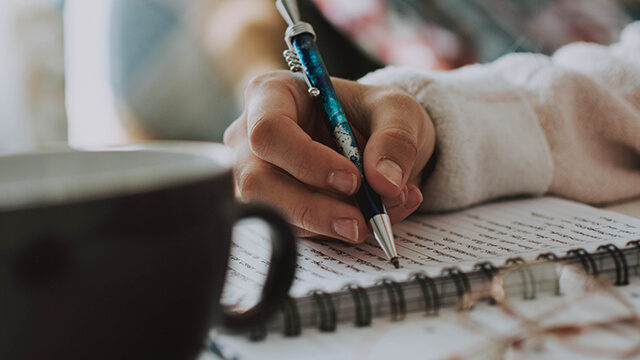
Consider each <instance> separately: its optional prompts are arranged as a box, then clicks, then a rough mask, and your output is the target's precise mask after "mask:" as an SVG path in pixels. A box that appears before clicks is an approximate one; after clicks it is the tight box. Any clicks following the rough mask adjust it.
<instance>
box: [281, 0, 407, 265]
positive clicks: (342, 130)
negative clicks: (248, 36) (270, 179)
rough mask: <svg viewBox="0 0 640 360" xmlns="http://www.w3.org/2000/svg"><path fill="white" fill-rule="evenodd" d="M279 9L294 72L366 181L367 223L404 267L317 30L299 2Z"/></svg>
mask: <svg viewBox="0 0 640 360" xmlns="http://www.w3.org/2000/svg"><path fill="white" fill-rule="evenodd" d="M276 7H277V8H278V11H279V12H280V14H281V15H282V17H283V18H284V19H285V21H286V22H287V25H289V26H288V27H287V30H286V32H285V36H284V38H285V41H286V42H287V45H288V49H287V50H285V52H284V57H285V59H286V60H287V63H288V65H289V68H290V69H291V71H295V72H297V71H304V75H305V81H306V83H307V85H308V86H309V94H310V95H311V96H313V97H316V98H319V100H320V102H321V104H322V110H323V111H324V114H325V115H326V116H325V120H326V121H325V122H326V124H327V127H328V129H329V132H330V133H331V134H332V137H333V141H334V144H335V146H336V150H337V151H338V152H339V153H341V154H342V155H344V156H345V157H347V158H348V159H349V160H351V162H352V163H354V164H355V165H356V166H357V167H358V170H359V171H360V175H361V177H362V186H360V190H358V193H357V194H356V199H357V200H358V205H359V206H360V210H361V211H362V214H363V215H364V217H365V219H366V220H367V221H368V222H369V224H370V225H371V228H372V230H373V235H374V237H375V238H376V240H377V241H378V243H379V244H380V247H382V250H383V251H384V253H385V255H386V256H387V258H388V259H389V261H390V262H391V263H392V264H393V266H395V267H396V268H399V267H400V263H399V262H398V253H397V252H396V245H395V242H394V239H393V232H392V231H391V220H390V219H389V215H387V210H386V209H385V207H384V205H383V204H382V200H381V199H380V196H379V195H378V194H376V192H375V191H373V189H372V188H371V186H369V183H367V180H366V179H365V177H364V167H363V166H362V153H361V152H360V149H358V145H357V144H356V140H355V137H354V136H353V132H352V131H351V127H350V126H349V123H348V122H347V117H346V115H345V113H344V110H343V109H342V106H341V105H340V101H338V95H337V94H336V91H335V89H334V88H333V84H332V83H331V79H330V77H329V73H328V72H327V69H326V67H325V65H324V62H323V61H322V58H321V57H320V52H319V51H318V47H317V46H316V42H315V38H316V35H315V32H314V31H313V27H312V26H311V25H310V24H308V23H306V22H302V21H300V14H299V12H298V6H297V3H296V0H277V1H276Z"/></svg>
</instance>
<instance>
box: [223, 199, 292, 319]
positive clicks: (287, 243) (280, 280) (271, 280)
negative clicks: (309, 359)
mask: <svg viewBox="0 0 640 360" xmlns="http://www.w3.org/2000/svg"><path fill="white" fill-rule="evenodd" d="M237 206H238V209H237V213H236V217H235V219H234V222H238V221H239V220H241V219H245V218H257V219H262V220H264V221H265V222H266V223H267V224H268V225H269V227H270V228H271V261H270V264H269V272H268V273H267V277H266V279H265V282H264V286H263V287H262V294H261V295H260V300H259V301H258V303H257V304H256V305H254V306H253V307H252V308H251V309H249V310H247V311H243V312H241V313H223V315H222V316H223V318H222V324H223V325H224V326H225V327H227V328H228V329H233V330H240V329H247V328H249V327H251V326H255V325H258V324H262V323H263V322H264V321H266V320H267V318H268V317H269V316H270V315H272V314H273V313H275V311H276V310H277V309H278V307H279V306H280V305H281V304H282V303H283V301H284V299H285V298H287V296H288V294H289V288H290V287H291V283H292V282H293V277H294V274H295V270H296V261H297V259H296V256H297V252H296V239H295V236H294V235H293V231H292V229H291V227H290V226H289V223H288V222H287V221H286V220H285V219H284V217H282V216H281V215H279V214H278V213H277V212H276V211H275V210H274V209H272V208H270V207H267V206H265V205H261V204H255V203H250V204H237Z"/></svg>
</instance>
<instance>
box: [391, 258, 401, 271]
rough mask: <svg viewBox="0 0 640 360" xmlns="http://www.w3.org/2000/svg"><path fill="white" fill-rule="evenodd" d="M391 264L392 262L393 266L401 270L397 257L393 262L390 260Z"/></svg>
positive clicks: (392, 259)
mask: <svg viewBox="0 0 640 360" xmlns="http://www.w3.org/2000/svg"><path fill="white" fill-rule="evenodd" d="M389 262H391V264H392V265H393V266H394V267H395V268H396V269H400V261H398V258H397V257H394V258H391V260H389Z"/></svg>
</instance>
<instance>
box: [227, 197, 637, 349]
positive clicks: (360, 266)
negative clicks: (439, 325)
mask: <svg viewBox="0 0 640 360" xmlns="http://www.w3.org/2000/svg"><path fill="white" fill-rule="evenodd" d="M235 231H236V233H235V235H234V245H233V252H232V261H231V263H230V265H229V276H228V283H227V287H226V292H225V296H224V301H225V302H226V303H227V304H230V305H232V306H236V307H239V308H242V307H243V306H248V305H249V304H251V303H252V302H253V301H254V300H255V296H257V292H258V289H259V287H260V283H261V279H262V278H263V277H264V271H265V270H264V269H265V266H266V264H267V263H268V260H267V259H268V256H269V251H268V241H267V240H266V239H265V237H264V235H263V234H264V231H263V229H261V228H260V227H259V226H253V225H249V226H242V227H240V228H237V229H236V230H235ZM394 235H395V239H396V246H397V248H398V254H399V257H400V262H401V264H402V268H401V269H398V270H395V269H393V268H392V266H391V265H390V264H389V263H388V262H387V260H386V258H385V257H384V254H383V253H382V251H381V250H380V249H379V247H378V246H377V244H376V243H375V240H373V239H368V240H367V242H366V243H365V244H361V245H347V244H343V243H339V242H327V241H314V240H308V239H300V241H299V248H298V260H299V265H298V270H297V273H296V278H295V280H294V285H293V287H292V289H291V292H290V299H289V300H288V301H287V303H286V304H285V305H284V306H283V307H282V309H280V311H279V312H278V313H277V314H275V316H274V317H273V319H272V320H271V321H270V322H269V323H267V324H263V325H262V326H259V327H257V328H256V329H254V331H252V332H251V333H250V334H243V335H235V336H232V337H231V342H233V341H235V340H234V338H235V339H236V340H237V338H238V336H240V337H246V338H250V339H252V340H253V341H254V342H255V341H257V342H258V343H260V342H264V343H270V340H269V337H270V336H273V335H272V334H277V335H276V336H278V337H284V338H289V339H294V338H305V337H308V336H318V335H317V334H318V333H337V332H339V331H340V330H341V328H342V327H345V328H349V329H351V328H366V327H371V326H374V325H375V324H376V322H383V323H388V322H389V321H391V323H393V324H395V325H392V326H395V327H398V324H400V323H403V322H407V321H409V322H408V324H409V323H410V322H411V321H413V320H415V319H423V320H424V317H423V316H420V315H415V314H422V315H424V314H427V315H433V316H435V315H438V313H439V312H440V311H441V310H442V309H446V308H454V307H455V306H457V304H458V300H459V299H460V298H461V297H462V296H463V295H464V294H465V293H466V292H469V291H471V289H473V288H474V287H477V286H480V285H483V284H486V283H487V282H488V281H490V280H491V278H492V276H493V275H494V274H495V272H496V271H498V270H499V269H500V268H504V267H506V266H510V265H511V264H515V263H522V262H531V261H535V260H536V259H539V258H541V257H543V258H546V259H552V260H560V261H565V262H570V263H575V264H578V265H581V266H583V267H584V268H585V270H586V271H587V272H589V273H592V274H598V275H605V276H608V277H609V278H610V279H611V280H612V282H614V283H615V284H616V285H625V284H627V283H628V282H629V281H630V278H631V277H632V275H636V274H638V269H639V267H640V246H639V245H638V240H640V219H635V218H632V217H628V216H624V215H621V214H617V213H614V212H610V211H606V210H601V209H597V208H593V207H590V206H587V205H583V204H580V203H576V202H572V201H567V200H562V199H558V198H553V197H541V198H528V199H516V200H510V201H502V202H496V203H491V204H486V205H481V206H477V207H473V208H470V209H467V210H464V211H460V212H454V213H448V214H438V215H420V214H418V215H414V216H412V217H410V218H408V219H406V220H404V221H403V222H402V223H400V224H396V225H395V226H394ZM251 293H253V294H254V296H248V295H247V294H251ZM416 316H417V317H416ZM432 321H433V320H432ZM398 328H400V327H398ZM310 334H311V335H310ZM223 342H224V341H223Z"/></svg>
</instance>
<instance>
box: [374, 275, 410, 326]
mask: <svg viewBox="0 0 640 360" xmlns="http://www.w3.org/2000/svg"><path fill="white" fill-rule="evenodd" d="M377 285H382V286H383V287H384V288H385V290H387V297H388V298H389V307H390V309H391V319H392V320H402V319H404V316H405V315H406V313H407V303H406V301H405V297H404V290H403V289H402V286H401V285H400V284H398V283H397V282H395V281H393V280H390V279H383V280H380V281H378V283H377Z"/></svg>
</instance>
